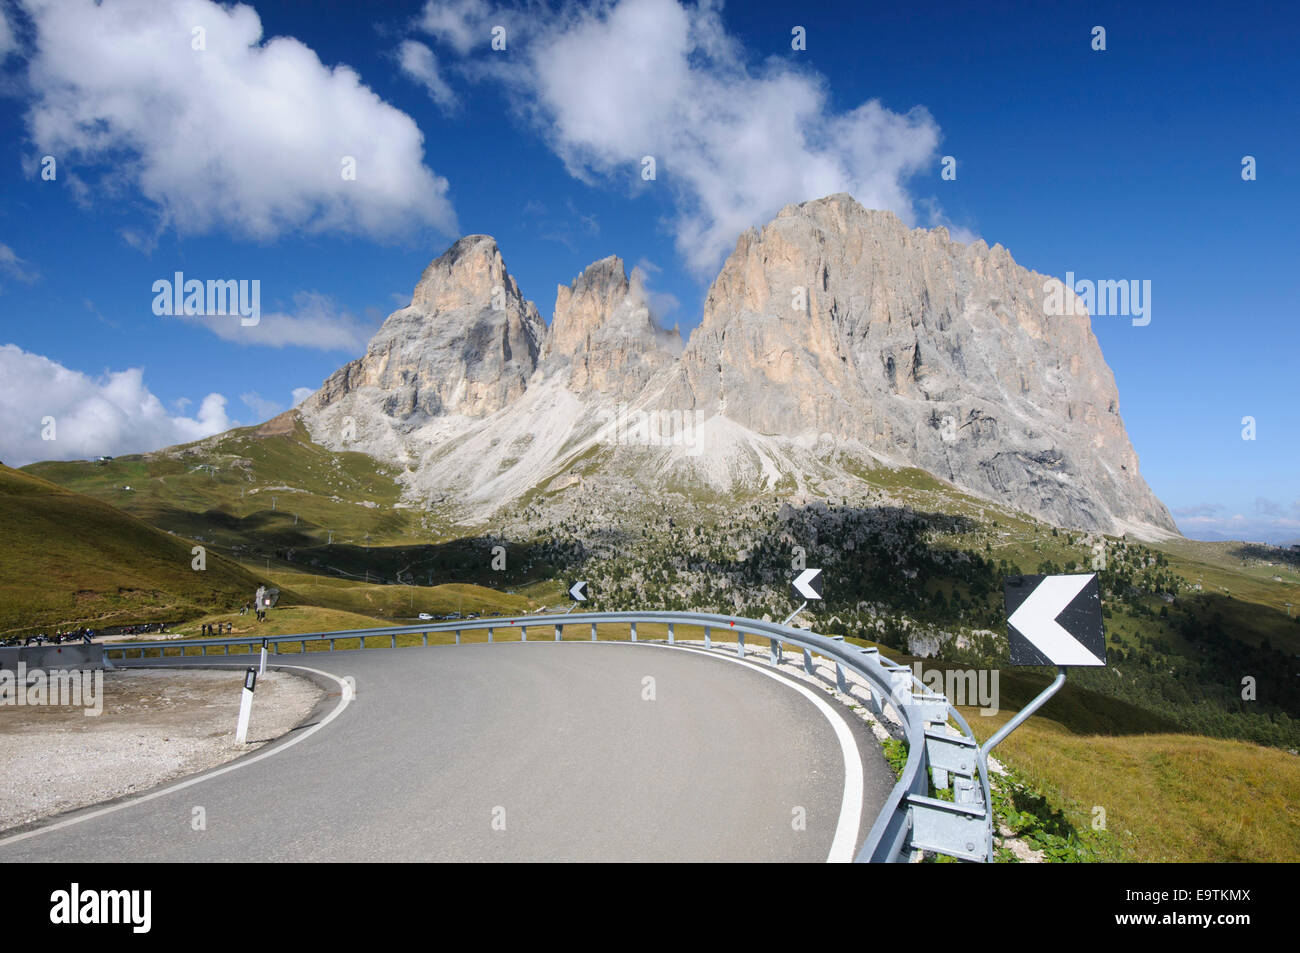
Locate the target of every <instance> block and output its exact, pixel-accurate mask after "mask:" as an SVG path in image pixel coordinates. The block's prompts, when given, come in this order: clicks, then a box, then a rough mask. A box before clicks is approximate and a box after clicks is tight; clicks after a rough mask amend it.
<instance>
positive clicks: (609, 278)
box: [542, 255, 682, 400]
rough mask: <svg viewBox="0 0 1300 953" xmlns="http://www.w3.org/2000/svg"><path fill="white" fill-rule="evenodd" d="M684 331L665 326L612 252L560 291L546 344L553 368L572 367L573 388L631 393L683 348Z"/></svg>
mask: <svg viewBox="0 0 1300 953" xmlns="http://www.w3.org/2000/svg"><path fill="white" fill-rule="evenodd" d="M681 349H682V341H681V336H680V335H679V334H678V333H677V332H676V331H675V330H673V331H664V330H663V329H661V328H660V327H659V326H658V324H657V323H656V322H655V320H654V318H653V317H652V315H651V313H650V308H649V304H648V302H647V300H646V295H645V291H644V289H643V288H642V287H641V284H640V282H639V280H638V281H630V280H629V279H628V276H627V272H626V271H625V269H624V266H623V260H622V259H621V258H617V257H615V256H613V255H611V256H610V257H608V258H603V259H601V260H600V261H598V262H596V263H595V264H593V265H590V266H588V268H587V270H586V271H584V272H583V273H582V274H581V275H579V276H578V277H577V278H576V279H575V280H574V281H573V283H572V284H571V285H568V286H567V287H566V286H565V285H560V286H559V287H558V288H557V289H556V294H555V316H554V318H553V319H552V320H551V326H550V330H549V332H548V334H547V337H546V345H545V347H544V349H543V360H542V363H543V365H544V367H545V369H546V371H547V372H548V373H555V372H559V371H560V370H561V369H562V368H565V367H567V368H568V369H569V378H568V384H569V388H570V389H571V390H573V391H575V392H578V393H597V394H601V395H606V396H612V397H617V398H621V399H624V400H626V399H628V398H630V397H632V396H634V395H636V394H638V393H639V392H640V391H641V390H642V389H643V388H644V387H645V385H646V384H647V383H648V382H649V381H650V379H651V378H652V377H653V376H654V375H655V374H656V372H658V371H660V370H662V369H664V368H667V367H669V366H670V365H671V364H672V363H673V362H674V361H675V360H676V358H677V355H678V354H679V353H680V352H681Z"/></svg>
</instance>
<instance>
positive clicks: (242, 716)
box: [235, 650, 265, 745]
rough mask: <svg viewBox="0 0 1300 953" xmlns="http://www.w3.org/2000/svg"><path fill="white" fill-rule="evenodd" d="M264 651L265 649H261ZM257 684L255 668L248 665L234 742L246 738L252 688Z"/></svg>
mask: <svg viewBox="0 0 1300 953" xmlns="http://www.w3.org/2000/svg"><path fill="white" fill-rule="evenodd" d="M263 651H265V650H263ZM256 686H257V669H255V668H253V667H252V666H249V668H248V671H247V672H245V673H244V695H243V697H242V698H241V699H240V700H239V724H238V725H236V726H235V744H237V745H242V744H243V743H244V741H245V740H246V739H247V738H248V718H249V716H250V715H252V713H253V689H254V688H255V687H256Z"/></svg>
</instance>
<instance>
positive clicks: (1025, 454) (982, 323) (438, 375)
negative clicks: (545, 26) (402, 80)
mask: <svg viewBox="0 0 1300 953" xmlns="http://www.w3.org/2000/svg"><path fill="white" fill-rule="evenodd" d="M1051 280H1052V279H1049V278H1047V276H1043V275H1039V274H1038V273H1036V272H1032V271H1029V270H1028V269H1024V268H1022V267H1020V266H1019V265H1017V264H1016V263H1015V261H1014V260H1013V259H1012V257H1011V255H1010V252H1008V251H1007V250H1006V249H1005V248H1003V247H1002V246H1001V245H994V246H992V247H991V248H990V247H989V246H988V245H987V244H985V243H984V242H983V241H977V242H974V243H972V244H970V245H963V244H961V243H958V242H953V241H952V240H951V238H950V237H949V235H948V233H947V230H946V229H943V228H936V229H930V230H927V229H910V228H908V227H907V226H906V225H905V224H904V223H902V222H901V221H900V220H899V219H898V218H897V217H896V216H894V215H893V214H892V213H889V212H880V211H873V210H869V209H865V208H863V207H862V206H861V205H859V204H858V203H857V202H856V201H855V200H854V199H853V198H852V197H851V196H848V195H845V194H837V195H832V196H827V197H825V198H823V199H818V200H814V201H811V202H805V203H801V204H798V205H789V206H787V207H786V208H784V209H782V210H781V212H780V213H779V214H778V215H777V216H776V217H775V218H774V219H773V220H772V221H771V222H769V223H767V224H766V225H764V226H763V227H762V228H761V229H759V228H751V229H748V230H747V231H745V232H744V233H742V234H741V235H740V236H739V237H738V239H737V243H736V248H735V250H734V251H733V252H732V254H731V255H730V256H729V257H728V258H727V260H726V262H725V263H724V265H723V266H722V269H721V271H720V272H719V275H718V277H717V278H716V279H715V280H714V282H713V284H712V285H711V287H710V289H709V292H708V295H707V297H706V299H705V307H704V314H703V317H702V320H701V322H700V324H699V326H698V327H696V328H695V329H694V330H693V331H692V333H691V334H690V336H689V337H688V338H687V340H686V341H684V342H683V341H682V340H681V338H680V336H679V335H677V334H676V333H675V332H668V331H665V330H664V329H662V328H660V327H659V325H658V323H657V322H656V321H655V319H654V316H653V313H652V311H651V308H650V306H649V302H648V298H647V295H646V294H645V291H644V287H643V286H642V285H641V283H640V280H639V275H638V273H637V272H636V271H635V270H634V272H633V275H632V277H631V278H629V276H628V275H627V273H626V270H625V267H624V265H623V262H622V259H620V258H618V257H617V256H612V255H611V256H608V257H606V258H604V259H601V260H600V261H598V262H595V263H593V264H592V265H591V266H589V267H588V268H587V269H585V270H584V271H583V272H582V273H581V274H580V275H579V276H578V277H577V278H576V279H574V281H573V282H571V283H570V284H569V285H568V286H565V285H559V286H558V287H557V294H556V304H555V308H554V311H553V317H552V320H551V322H550V324H549V325H547V324H543V323H542V321H541V319H540V317H539V315H538V312H537V309H536V306H535V305H534V304H533V302H531V301H526V300H525V299H524V298H523V295H522V293H521V292H520V290H519V288H518V285H517V283H516V282H515V281H514V279H513V277H512V276H511V275H510V274H509V271H508V270H507V269H506V267H505V263H504V259H503V258H502V256H501V253H500V250H499V248H498V247H497V244H496V242H495V240H493V239H491V238H490V237H489V236H483V235H475V236H466V237H465V238H462V239H460V240H459V241H458V242H456V243H454V244H453V245H452V247H451V248H450V249H448V251H447V252H446V253H444V254H443V255H442V256H440V257H439V258H437V259H435V261H434V262H432V263H431V264H430V265H429V266H428V267H427V268H426V269H425V270H424V273H423V274H422V275H421V278H420V282H419V284H417V286H416V291H415V293H414V294H413V296H412V303H411V305H410V306H408V307H407V308H404V309H399V310H398V311H396V312H394V313H393V314H392V315H391V316H390V317H389V319H388V320H387V321H385V323H384V325H383V327H381V329H380V330H379V332H378V333H377V334H376V335H375V337H374V338H373V339H372V340H371V342H370V344H369V345H368V347H367V352H366V354H365V355H364V356H363V357H361V358H359V359H357V360H356V361H353V362H350V363H349V364H348V365H346V366H345V367H344V368H341V369H340V370H339V371H338V372H336V373H335V374H334V375H331V377H330V378H328V379H327V380H326V382H325V384H324V385H323V386H322V388H321V390H320V391H318V392H317V393H315V394H313V395H312V396H311V397H310V398H308V399H307V401H305V402H304V404H303V405H302V407H301V411H302V416H303V420H304V423H305V424H306V426H307V428H308V430H309V431H310V432H311V434H312V436H313V439H315V440H318V441H319V442H321V443H322V444H324V445H326V446H329V447H331V448H332V449H335V450H338V449H345V448H346V449H353V450H361V451H363V452H366V453H370V454H372V455H374V456H376V457H377V458H379V459H382V460H385V461H387V462H391V463H397V464H400V465H402V466H403V467H404V468H405V473H404V477H403V480H404V482H405V484H406V486H407V491H408V495H409V497H410V498H411V499H412V500H413V501H415V500H420V499H426V500H427V499H430V498H435V497H442V498H446V499H447V500H448V501H449V502H450V503H451V504H453V506H455V507H458V508H459V511H460V513H461V516H462V517H463V518H464V519H466V520H469V521H473V520H483V519H486V518H489V517H490V516H491V514H492V513H494V512H495V511H497V510H499V509H500V508H501V507H502V506H504V505H506V504H508V503H510V502H511V501H513V500H517V499H519V498H520V497H521V496H523V495H524V494H526V493H528V492H530V491H533V490H535V489H537V488H538V487H548V486H553V485H554V484H555V483H556V481H557V480H559V481H560V482H561V483H563V482H565V480H569V482H571V479H570V478H571V477H572V474H571V473H570V472H569V471H570V467H571V466H572V464H573V462H574V461H575V460H577V459H586V460H587V461H588V465H587V466H586V467H585V469H584V471H583V474H582V477H583V478H584V479H592V480H607V481H611V483H612V484H613V485H618V486H623V485H627V484H628V483H629V482H631V483H633V484H635V485H638V486H639V487H640V488H641V489H643V490H646V491H650V492H653V491H654V489H655V487H656V486H662V485H663V484H664V483H667V482H673V483H685V484H686V485H698V486H701V487H707V488H710V489H711V490H714V491H719V492H736V493H742V492H769V491H777V492H786V493H797V494H805V495H807V494H812V495H816V494H817V493H819V492H820V493H829V492H835V491H836V490H837V489H839V490H842V489H843V486H844V484H845V481H846V480H849V481H851V479H852V472H853V470H852V467H850V466H847V465H846V464H847V462H849V461H856V462H858V463H862V462H867V463H870V464H872V465H876V464H880V463H884V464H888V465H890V466H904V467H905V466H917V467H920V468H921V469H924V470H926V471H928V472H930V473H932V474H934V475H935V476H937V477H939V478H940V479H943V480H945V481H947V482H950V483H952V484H953V485H955V486H957V487H958V488H959V489H962V490H965V491H968V492H971V493H973V494H975V495H977V496H980V497H983V498H986V499H989V500H992V501H995V502H999V503H1003V504H1006V505H1010V506H1012V507H1013V508H1015V509H1018V510H1021V511H1023V512H1026V513H1029V514H1031V515H1034V516H1036V517H1039V518H1042V519H1045V520H1047V521H1049V522H1052V523H1054V524H1056V525H1060V526H1063V527H1067V528H1073V529H1082V530H1086V531H1098V532H1108V533H1116V534H1118V533H1124V532H1134V533H1135V534H1137V535H1140V536H1144V537H1147V538H1162V537H1167V536H1176V535H1178V531H1177V528H1176V526H1175V524H1174V522H1173V519H1172V517H1171V516H1170V515H1169V512H1168V510H1167V509H1165V507H1164V506H1163V504H1161V503H1160V501H1159V500H1158V499H1156V497H1155V495H1154V494H1153V493H1152V492H1151V490H1150V488H1149V487H1148V486H1147V485H1146V483H1145V481H1143V480H1142V478H1141V475H1140V472H1139V470H1138V462H1137V454H1136V453H1135V451H1134V450H1133V448H1132V445H1131V443H1130V442H1129V440H1128V436H1127V433H1126V430H1125V428H1124V425H1123V420H1122V418H1120V416H1119V397H1118V392H1117V390H1116V387H1115V382H1114V377H1113V374H1112V373H1111V371H1110V369H1109V367H1108V366H1107V365H1106V363H1105V361H1104V359H1103V357H1102V355H1101V350H1100V347H1099V345H1098V344H1097V341H1096V338H1095V336H1094V335H1093V334H1092V330H1091V322H1090V319H1089V317H1088V316H1087V315H1086V314H1083V315H1074V314H1070V315H1066V316H1062V317H1058V316H1055V315H1050V314H1048V313H1047V312H1046V309H1045V308H1044V306H1043V293H1044V292H1045V290H1046V289H1047V287H1048V285H1047V284H1045V282H1047V283H1050V281H1051ZM628 420H632V421H633V425H632V426H631V427H630V428H629V427H628V426H627V425H626V422H627V421H628ZM593 451H596V454H595V456H597V457H599V458H600V461H599V464H598V465H594V466H593V465H591V459H592V456H593V453H592V452H593Z"/></svg>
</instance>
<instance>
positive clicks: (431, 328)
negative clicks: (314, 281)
mask: <svg viewBox="0 0 1300 953" xmlns="http://www.w3.org/2000/svg"><path fill="white" fill-rule="evenodd" d="M544 333H545V326H544V325H543V323H542V320H541V318H540V316H539V315H538V313H537V308H536V306H535V305H534V304H533V303H532V302H531V301H525V300H524V298H523V296H522V295H521V294H520V292H519V286H518V284H517V283H516V282H515V279H514V277H513V276H512V275H511V274H510V273H509V271H508V270H507V269H506V265H505V260H504V259H503V258H502V256H501V251H500V249H499V248H498V247H497V243H496V241H495V240H494V239H493V238H492V237H491V236H488V235H469V236H467V237H465V238H462V239H460V240H459V241H458V242H456V243H455V244H454V245H452V246H451V248H449V249H448V250H447V251H446V252H444V253H443V254H442V255H440V256H439V257H438V258H436V259H435V260H434V261H433V262H432V263H431V264H430V265H429V266H428V267H427V268H425V270H424V273H423V274H422V275H421V276H420V281H419V283H418V284H417V285H416V286H415V293H414V294H413V295H412V298H411V303H410V305H408V306H407V307H405V308H401V309H399V310H397V311H394V312H393V313H392V314H391V315H389V316H388V319H387V320H386V321H385V322H384V323H383V326H382V327H380V329H379V331H378V332H376V334H375V336H374V337H373V338H371V340H370V343H369V344H368V345H367V347H366V353H365V355H364V356H363V357H361V358H359V359H358V360H355V361H352V362H351V363H350V364H347V365H345V366H344V367H342V368H340V369H339V370H338V371H337V372H335V373H334V374H333V375H331V376H330V377H329V379H327V380H326V381H325V383H324V384H323V385H322V386H321V389H320V390H319V391H317V392H316V394H314V395H313V396H312V397H311V398H309V399H308V401H307V402H306V404H305V405H304V412H307V413H313V412H317V413H319V412H324V411H325V410H326V409H327V408H330V409H332V412H331V415H332V416H336V417H340V418H341V417H343V416H353V417H354V419H356V415H355V414H348V413H346V411H348V410H349V409H351V410H357V411H359V412H361V416H362V417H367V416H369V414H368V413H366V411H368V410H370V409H371V408H372V407H377V408H379V409H380V410H381V411H382V413H383V414H384V415H385V416H386V417H388V418H390V419H392V420H395V421H398V422H401V423H402V424H404V425H410V426H414V425H416V424H418V423H419V422H420V421H422V420H424V419H427V418H429V417H433V416H439V415H445V414H459V415H463V416H466V417H484V416H487V415H488V414H492V413H495V412H496V411H498V410H500V409H501V408H502V407H504V406H506V405H507V404H509V403H510V402H511V401H512V400H515V399H517V398H518V397H519V396H520V395H521V394H522V393H523V392H524V389H525V388H526V387H527V385H528V379H529V378H530V377H531V376H532V375H533V372H534V371H535V370H536V368H537V357H538V354H539V352H540V350H541V342H542V337H543V335H544Z"/></svg>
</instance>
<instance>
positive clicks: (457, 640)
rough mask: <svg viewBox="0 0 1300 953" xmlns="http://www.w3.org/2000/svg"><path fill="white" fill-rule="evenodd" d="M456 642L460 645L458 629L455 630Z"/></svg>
mask: <svg viewBox="0 0 1300 953" xmlns="http://www.w3.org/2000/svg"><path fill="white" fill-rule="evenodd" d="M456 644H457V645H460V629H457V630H456Z"/></svg>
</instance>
